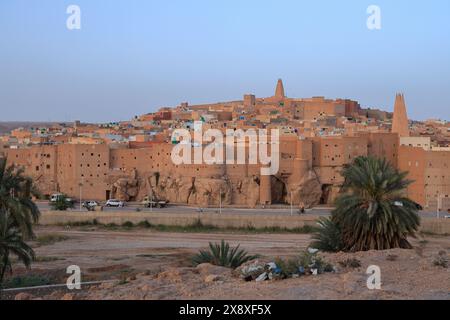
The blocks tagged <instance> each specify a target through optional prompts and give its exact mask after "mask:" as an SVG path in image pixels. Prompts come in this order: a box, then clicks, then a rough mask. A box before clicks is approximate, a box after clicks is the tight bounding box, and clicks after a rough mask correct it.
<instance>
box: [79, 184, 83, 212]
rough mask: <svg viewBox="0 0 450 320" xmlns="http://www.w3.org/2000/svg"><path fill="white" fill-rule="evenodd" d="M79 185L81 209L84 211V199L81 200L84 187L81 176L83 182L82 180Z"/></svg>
mask: <svg viewBox="0 0 450 320" xmlns="http://www.w3.org/2000/svg"><path fill="white" fill-rule="evenodd" d="M79 186H80V211H82V208H83V201H82V200H81V196H82V193H81V190H82V188H83V178H81V182H80V184H79Z"/></svg>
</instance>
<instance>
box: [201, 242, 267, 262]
mask: <svg viewBox="0 0 450 320" xmlns="http://www.w3.org/2000/svg"><path fill="white" fill-rule="evenodd" d="M256 258H258V256H257V255H253V256H250V255H248V253H247V252H246V251H245V250H242V249H239V245H238V246H237V247H235V248H232V247H230V245H229V244H228V243H227V242H225V241H224V240H222V242H221V243H220V244H218V243H215V244H213V243H211V242H210V243H209V250H208V251H204V250H200V252H199V253H198V254H197V255H195V256H194V257H193V258H192V262H193V263H194V265H199V264H202V263H211V264H213V265H217V266H222V267H228V268H233V269H235V268H237V267H239V266H240V265H241V264H243V263H245V262H247V261H250V260H254V259H256Z"/></svg>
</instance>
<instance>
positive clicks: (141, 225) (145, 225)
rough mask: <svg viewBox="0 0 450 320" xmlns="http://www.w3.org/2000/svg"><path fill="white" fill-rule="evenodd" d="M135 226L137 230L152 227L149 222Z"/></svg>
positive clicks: (145, 221)
mask: <svg viewBox="0 0 450 320" xmlns="http://www.w3.org/2000/svg"><path fill="white" fill-rule="evenodd" d="M137 226H138V227H139V228H145V229H149V228H151V227H152V224H151V223H150V222H148V221H147V220H144V221H141V222H139V223H138V224H137Z"/></svg>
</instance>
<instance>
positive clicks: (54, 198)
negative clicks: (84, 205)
mask: <svg viewBox="0 0 450 320" xmlns="http://www.w3.org/2000/svg"><path fill="white" fill-rule="evenodd" d="M62 198H65V199H66V202H70V203H74V202H75V201H74V200H73V199H72V198H68V197H67V196H66V195H65V194H63V193H54V194H52V195H51V196H50V202H51V203H55V202H56V201H58V199H62Z"/></svg>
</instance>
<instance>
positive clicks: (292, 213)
mask: <svg viewBox="0 0 450 320" xmlns="http://www.w3.org/2000/svg"><path fill="white" fill-rule="evenodd" d="M293 215H294V207H293V203H292V191H291V216H293Z"/></svg>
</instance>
